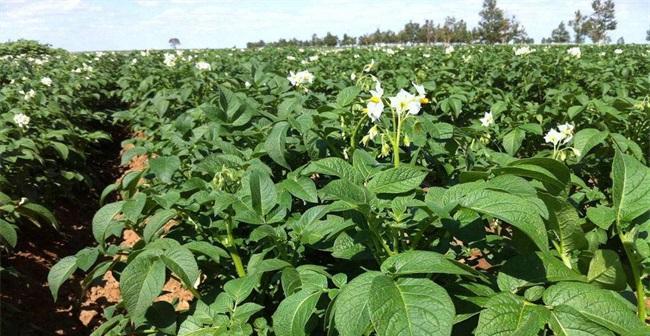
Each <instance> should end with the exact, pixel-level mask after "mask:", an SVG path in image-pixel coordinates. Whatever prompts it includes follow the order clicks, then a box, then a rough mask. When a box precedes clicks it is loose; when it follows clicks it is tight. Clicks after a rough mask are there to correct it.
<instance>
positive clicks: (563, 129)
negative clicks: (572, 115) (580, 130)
mask: <svg viewBox="0 0 650 336" xmlns="http://www.w3.org/2000/svg"><path fill="white" fill-rule="evenodd" d="M574 129H575V126H573V125H571V124H569V123H566V124H562V125H558V126H557V130H556V129H555V128H551V130H550V131H548V133H546V135H545V136H544V141H546V142H547V143H552V144H553V146H555V147H557V146H558V145H560V144H561V145H565V144H567V143H569V141H571V139H573V131H574Z"/></svg>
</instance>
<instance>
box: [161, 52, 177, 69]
mask: <svg viewBox="0 0 650 336" xmlns="http://www.w3.org/2000/svg"><path fill="white" fill-rule="evenodd" d="M163 56H164V57H165V59H164V60H163V63H165V65H166V66H168V67H173V66H174V65H176V55H174V54H168V53H165V55H163Z"/></svg>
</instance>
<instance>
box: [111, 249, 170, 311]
mask: <svg viewBox="0 0 650 336" xmlns="http://www.w3.org/2000/svg"><path fill="white" fill-rule="evenodd" d="M119 280H120V291H121V293H122V299H123V300H124V306H125V307H126V310H127V311H128V312H129V315H131V317H133V318H137V317H140V316H143V315H144V314H145V312H146V311H147V309H148V308H149V306H151V304H152V303H153V300H154V299H155V298H156V297H158V295H159V294H160V292H161V291H162V288H163V285H164V284H165V264H164V263H163V262H162V261H161V260H160V259H158V258H156V257H154V256H152V255H151V253H147V252H143V253H141V254H140V255H138V256H137V257H135V258H134V259H133V260H132V261H131V262H130V263H129V264H128V265H126V267H125V268H124V271H122V275H121V277H120V279H119Z"/></svg>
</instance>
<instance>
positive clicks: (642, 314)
mask: <svg viewBox="0 0 650 336" xmlns="http://www.w3.org/2000/svg"><path fill="white" fill-rule="evenodd" d="M618 237H619V239H620V240H621V243H622V244H623V249H624V250H625V254H626V255H627V260H628V261H629V262H630V270H631V271H632V277H633V278H634V287H636V307H637V315H638V316H639V320H641V322H643V323H645V319H646V316H647V313H646V307H645V288H644V287H643V283H642V282H641V272H640V270H639V267H638V266H637V262H636V257H635V256H634V252H633V247H632V246H630V245H631V244H632V242H631V241H630V240H629V239H627V238H626V237H625V235H624V234H623V233H622V232H621V231H620V229H619V232H618Z"/></svg>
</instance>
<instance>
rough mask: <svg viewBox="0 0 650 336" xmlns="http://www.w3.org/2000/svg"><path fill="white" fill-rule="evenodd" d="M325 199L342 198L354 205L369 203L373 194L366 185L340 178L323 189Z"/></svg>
mask: <svg viewBox="0 0 650 336" xmlns="http://www.w3.org/2000/svg"><path fill="white" fill-rule="evenodd" d="M321 193H322V194H323V196H322V197H321V198H322V199H324V200H342V201H345V202H348V203H350V204H353V205H360V204H367V203H368V202H369V201H370V199H371V196H370V195H369V192H368V190H367V189H366V188H365V187H362V186H358V185H356V184H351V183H350V182H349V181H346V180H343V179H340V180H334V181H332V182H330V183H328V184H327V185H326V186H325V187H324V188H323V189H321Z"/></svg>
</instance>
